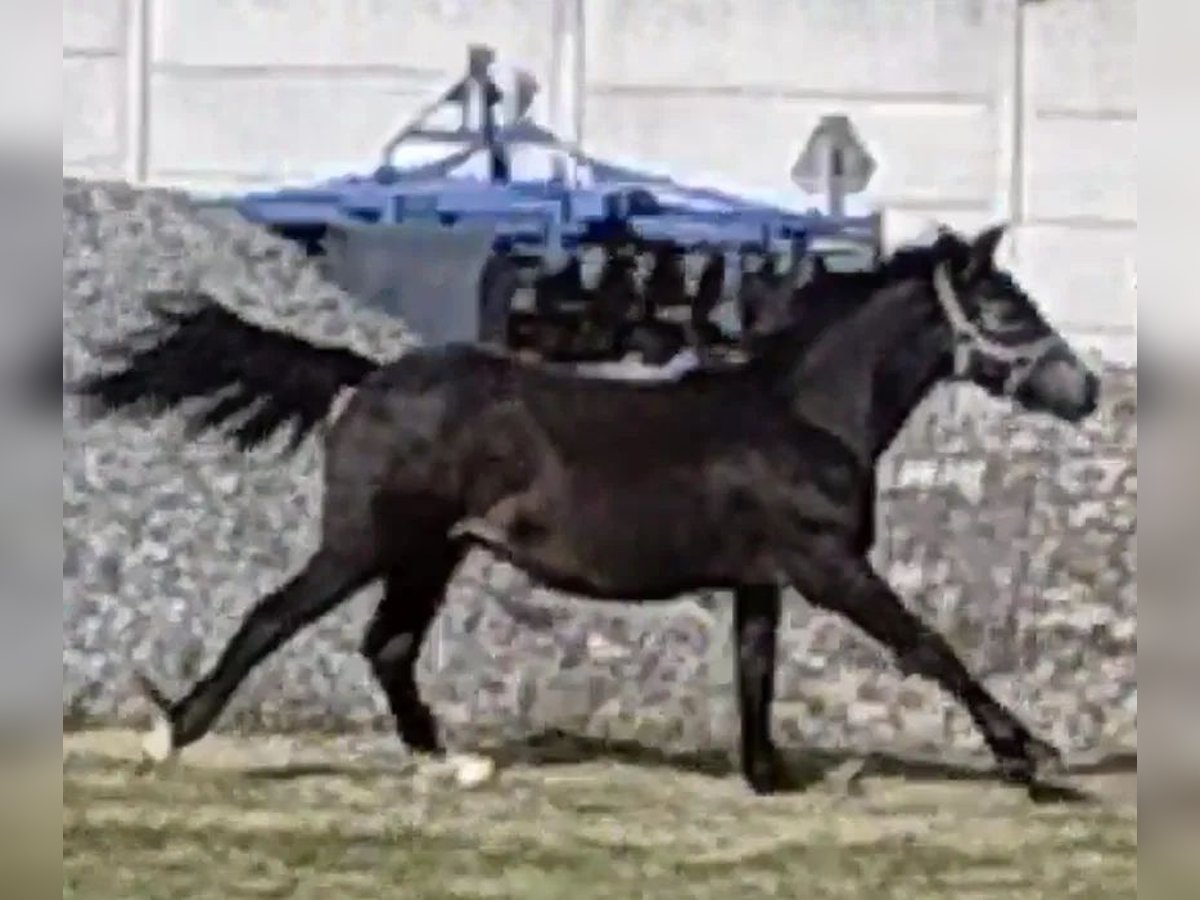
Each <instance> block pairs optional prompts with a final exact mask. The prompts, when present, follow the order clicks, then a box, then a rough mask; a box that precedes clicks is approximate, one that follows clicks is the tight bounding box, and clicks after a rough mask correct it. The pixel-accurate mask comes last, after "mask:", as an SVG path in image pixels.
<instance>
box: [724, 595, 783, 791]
mask: <svg viewBox="0 0 1200 900" xmlns="http://www.w3.org/2000/svg"><path fill="white" fill-rule="evenodd" d="M780 593H781V592H780V590H779V588H777V587H775V586H774V585H770V586H767V585H763V586H754V587H742V588H738V589H737V590H736V591H734V595H733V627H734V647H735V648H736V651H737V682H738V711H739V715H740V718H741V723H740V725H741V751H742V774H743V775H744V776H745V778H746V781H747V782H748V783H749V784H750V787H751V788H753V790H754V792H755V793H757V794H771V793H774V792H775V791H776V790H777V789H778V787H779V777H780V772H781V769H780V765H779V759H778V753H777V751H776V749H775V744H774V743H773V742H772V740H771V703H772V701H773V699H774V696H775V654H776V646H777V643H778V630H779V613H780Z"/></svg>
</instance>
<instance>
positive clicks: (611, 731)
mask: <svg viewBox="0 0 1200 900" xmlns="http://www.w3.org/2000/svg"><path fill="white" fill-rule="evenodd" d="M63 240H64V251H63V304H64V305H63V376H64V378H65V379H68V378H72V377H75V376H77V375H78V374H80V373H81V372H82V371H84V370H85V369H91V368H93V367H95V366H97V365H100V364H101V357H100V356H99V353H100V348H101V345H102V344H103V342H104V341H105V340H110V339H112V338H114V337H116V336H117V335H120V334H123V333H126V332H128V331H129V330H130V329H133V328H136V327H138V326H139V325H142V324H145V314H144V312H143V311H142V309H141V304H140V297H141V295H142V294H143V292H144V291H146V290H148V289H152V288H166V287H177V286H179V285H181V284H187V285H194V286H197V287H201V288H206V289H208V290H211V291H213V292H214V293H215V294H217V295H218V296H219V297H221V299H223V300H224V301H225V302H227V303H229V304H231V305H232V306H234V307H236V308H238V309H239V310H241V311H242V312H243V313H245V314H247V315H249V316H251V317H253V318H254V319H256V320H257V321H261V322H263V323H265V324H270V325H275V326H281V327H284V328H287V329H289V330H292V331H295V332H297V333H299V334H302V335H304V336H307V337H310V338H313V339H327V340H335V341H339V342H343V343H346V344H349V345H351V346H353V347H355V348H356V349H358V350H360V351H362V352H365V353H368V354H370V355H372V356H375V357H378V358H386V357H390V356H393V355H395V354H397V353H399V352H401V351H402V350H403V349H404V348H405V347H407V346H410V345H411V343H412V338H411V336H410V335H409V334H408V333H407V332H406V331H405V329H404V328H403V326H402V325H401V324H399V323H397V322H396V321H394V320H392V319H390V318H388V317H386V316H383V315H380V314H375V313H372V312H371V311H369V310H366V309H363V308H362V307H360V306H359V305H357V304H356V303H354V302H353V301H352V300H350V299H349V298H347V297H346V296H345V295H343V294H342V293H341V292H340V291H338V290H337V289H336V288H333V287H331V286H330V285H329V284H328V283H326V282H324V281H323V280H322V279H321V277H320V274H319V272H318V271H317V269H316V267H315V266H314V265H313V264H312V263H310V262H308V261H306V260H304V259H303V257H302V256H301V255H300V254H299V253H298V252H297V251H296V250H295V249H294V248H292V247H291V246H290V245H289V244H287V243H286V242H283V241H280V240H277V239H274V238H271V237H269V236H267V235H265V234H263V233H262V232H260V231H258V230H257V229H254V228H251V227H250V226H248V225H246V224H244V223H241V222H239V221H237V220H235V219H232V218H230V217H226V216H221V217H217V216H213V215H211V214H204V215H201V214H198V213H197V212H195V211H194V210H192V209H190V208H189V206H188V204H187V202H186V200H184V199H183V198H181V197H179V196H178V195H174V194H169V193H166V192H159V191H135V190H133V189H131V188H129V187H127V186H124V185H120V184H104V185H100V184H89V183H83V182H78V181H70V180H64V197H63ZM1106 387H1107V390H1106V398H1105V405H1104V409H1103V411H1102V413H1101V414H1100V415H1099V416H1097V417H1096V419H1095V420H1093V421H1092V422H1089V423H1088V424H1087V425H1086V426H1084V427H1083V428H1081V429H1078V430H1072V429H1070V428H1068V427H1066V426H1062V425H1059V424H1056V423H1053V422H1049V421H1046V420H1043V419H1040V418H1035V417H1032V416H1029V415H1023V414H1019V413H1015V412H1013V411H1011V410H1009V409H1007V408H1006V407H1004V406H1003V405H1001V404H998V403H996V402H994V401H991V400H987V399H984V398H982V397H980V396H979V395H978V394H977V393H976V392H974V391H972V390H970V389H961V390H950V389H942V390H940V391H939V392H938V393H937V395H936V396H935V397H932V398H931V399H930V403H929V404H928V405H927V407H926V408H924V409H922V410H920V411H919V412H918V414H917V415H916V416H915V417H914V419H913V421H912V422H911V423H910V426H909V427H908V428H907V429H906V430H905V431H904V433H903V434H902V436H901V438H900V440H899V442H898V444H897V446H896V447H895V448H893V451H892V452H891V453H890V454H889V455H888V457H887V458H886V459H885V461H884V464H883V472H882V483H883V493H884V498H883V502H882V504H881V508H880V511H879V515H880V516H881V523H880V529H879V534H880V541H879V546H878V547H877V550H876V559H877V562H878V564H879V565H880V567H881V568H882V569H883V570H884V571H886V572H887V573H888V574H889V577H890V579H891V581H892V583H893V584H894V585H895V586H896V587H897V588H898V590H899V591H900V592H901V594H902V595H903V596H905V597H906V599H907V600H908V601H909V602H910V603H911V604H912V605H913V607H914V608H916V609H919V610H920V611H922V613H923V614H925V615H927V616H928V617H929V618H930V619H931V620H932V621H935V622H936V623H938V625H939V627H940V628H942V629H943V630H944V631H945V632H946V633H947V634H948V635H949V637H950V639H951V640H952V641H953V643H954V644H955V645H956V646H957V647H958V648H959V649H960V650H961V651H962V653H963V654H964V655H965V656H966V658H967V659H968V660H969V663H970V665H971V666H972V668H973V669H974V670H975V671H978V672H980V673H981V674H982V675H984V676H985V677H986V680H987V682H988V684H989V685H991V686H992V687H993V688H994V689H995V690H996V692H997V693H998V694H999V695H1000V696H1001V697H1003V698H1005V699H1007V700H1009V701H1011V702H1012V703H1014V704H1015V705H1016V706H1017V707H1018V708H1019V709H1021V710H1022V711H1023V712H1024V713H1025V714H1026V715H1027V716H1028V717H1029V718H1030V719H1031V720H1032V721H1033V722H1034V723H1035V724H1036V725H1037V726H1038V727H1039V728H1040V729H1041V730H1042V731H1043V732H1044V733H1046V734H1047V735H1048V736H1050V737H1052V738H1053V739H1054V740H1056V741H1057V742H1058V743H1060V744H1061V745H1063V746H1065V747H1067V748H1070V749H1077V750H1117V749H1130V748H1133V747H1136V725H1137V682H1136V667H1135V658H1136V646H1137V592H1136V540H1135V531H1136V512H1137V510H1136V499H1137V468H1136V447H1137V424H1136V372H1132V371H1117V370H1111V371H1108V372H1107V373H1106ZM63 432H64V437H63V552H64V563H63V603H64V613H63V715H64V722H65V723H69V724H76V723H86V722H92V723H98V722H99V723H125V724H136V723H138V722H139V721H141V717H142V715H143V712H144V710H143V708H142V706H141V704H140V701H138V700H137V698H136V695H135V694H134V693H133V691H132V690H131V687H130V684H129V681H128V672H129V671H130V668H131V667H132V666H133V665H140V666H144V667H146V668H147V669H148V670H150V671H152V672H154V673H155V674H157V675H158V676H159V677H161V678H162V679H163V681H164V683H166V684H167V685H169V686H170V687H171V689H180V688H182V687H183V686H184V685H185V684H186V683H187V681H188V680H189V679H191V678H192V677H194V676H195V675H196V673H197V672H198V671H199V669H200V668H202V667H203V666H205V665H207V664H208V663H210V662H211V660H212V659H213V658H214V656H215V654H216V653H217V652H218V651H219V649H220V647H221V646H222V644H223V643H224V641H225V640H226V639H227V638H228V637H229V635H230V634H231V633H232V631H233V629H234V628H235V627H236V625H237V622H238V620H239V617H240V616H241V614H242V613H243V612H244V611H245V610H246V609H247V608H248V607H249V605H250V604H251V603H252V602H253V601H254V599H256V598H257V597H258V596H259V595H261V594H262V593H264V592H265V591H267V590H269V589H271V588H272V587H274V586H275V585H276V584H277V583H278V582H279V581H280V580H282V579H283V578H285V577H287V575H288V574H290V573H291V572H292V571H293V570H294V569H295V568H296V567H297V566H298V565H299V563H300V562H301V560H302V559H303V558H304V557H305V556H306V555H307V553H308V552H309V551H310V550H311V549H312V548H313V546H314V544H315V540H316V531H315V526H316V511H317V509H318V508H319V502H320V483H319V478H318V471H319V470H318V466H319V463H320V447H319V442H317V441H309V442H308V443H306V444H305V445H304V447H303V448H302V449H301V451H300V452H299V453H298V454H297V455H296V456H295V457H292V458H290V459H286V460H280V459H279V458H277V457H276V456H275V453H276V451H277V449H278V447H279V445H278V444H276V445H274V446H273V447H268V448H264V450H262V451H258V452H255V453H253V454H250V455H247V456H240V455H238V454H236V453H234V452H233V451H231V450H229V449H227V448H225V447H224V446H223V445H221V444H220V443H219V442H218V441H217V440H216V439H215V438H205V439H202V440H200V441H197V442H195V443H190V442H188V441H186V440H185V439H184V435H183V434H182V429H181V426H180V421H179V419H178V417H167V418H165V419H163V420H160V421H156V422H153V423H150V424H143V423H137V422H133V421H130V420H126V419H120V418H117V419H112V420H109V421H106V422H101V423H93V424H89V425H84V424H82V423H81V422H80V420H79V418H78V416H77V415H76V414H75V410H74V409H73V407H72V406H71V404H70V403H68V404H67V406H66V407H65V409H64V419H63ZM501 592H504V593H506V594H508V595H510V596H514V597H517V598H519V599H520V601H521V602H522V603H524V604H528V605H530V606H531V607H540V608H541V611H542V612H543V613H544V615H545V618H546V619H547V620H548V621H549V622H551V623H552V627H549V628H547V629H541V630H538V629H531V628H528V627H524V626H522V625H521V624H519V623H518V622H515V621H514V620H513V619H512V618H511V617H510V616H509V615H508V614H507V613H506V612H505V611H504V609H503V608H502V607H501V606H500V605H498V604H497V603H496V602H495V599H494V598H495V597H496V596H497V595H498V594H500V593H501ZM377 595H378V594H377V589H371V590H368V591H365V592H364V593H363V595H362V596H360V597H357V598H355V600H353V601H352V602H351V603H350V604H348V605H347V608H346V609H344V610H341V611H339V612H337V613H335V614H334V615H331V616H330V617H329V618H328V619H327V620H325V621H322V622H320V623H318V624H317V625H316V626H314V627H313V628H311V629H309V630H307V631H305V632H303V633H302V634H301V635H299V636H298V637H297V639H296V640H295V641H294V642H292V643H291V644H289V645H288V646H287V647H286V648H284V650H282V651H281V652H280V653H278V654H277V655H276V656H275V657H273V658H272V659H271V660H269V661H268V662H267V663H265V664H264V665H263V666H262V667H261V668H260V669H259V670H257V671H256V672H255V673H254V675H253V676H252V677H251V678H250V679H249V681H248V682H247V683H246V684H245V685H244V687H243V689H242V690H241V691H240V692H239V694H238V695H237V696H236V697H235V700H234V701H233V704H232V705H231V708H230V709H229V711H228V713H227V714H226V715H225V716H224V717H223V718H222V719H221V721H220V723H219V725H218V727H219V728H221V729H260V728H268V729H295V728H309V727H320V728H336V729H364V728H387V727H388V723H387V720H386V716H385V712H384V704H383V699H382V697H381V696H380V694H379V692H378V691H377V690H376V689H375V687H374V685H373V683H372V681H371V679H370V676H369V674H368V671H367V667H366V665H365V664H364V663H363V661H362V660H361V659H360V658H359V656H358V654H357V644H358V640H359V636H360V634H361V630H362V627H363V624H364V622H365V619H366V616H367V615H368V614H369V611H370V608H371V603H372V602H373V600H374V598H375V597H377ZM729 620H730V604H729V600H728V598H727V597H726V596H724V595H722V594H713V595H706V596H698V597H688V598H681V599H680V600H679V601H677V602H674V603H670V604H665V605H662V606H658V607H646V608H628V607H623V606H618V605H613V604H604V603H598V602H593V601H586V600H579V599H573V598H565V597H561V596H557V595H554V594H552V593H551V592H549V591H546V590H543V589H540V588H537V587H536V586H534V585H532V584H530V582H529V581H528V580H527V579H526V578H524V576H522V575H521V574H520V573H518V572H516V571H514V570H513V569H511V568H510V567H508V566H505V565H503V564H500V563H496V562H493V561H491V560H490V559H489V558H488V557H487V556H486V555H485V554H483V553H482V552H478V553H475V554H472V556H470V557H469V558H468V559H467V561H466V562H465V563H464V565H463V567H462V571H461V572H460V574H459V576H458V577H457V578H456V580H455V582H454V583H453V585H452V587H451V591H450V598H449V602H448V603H447V605H446V608H445V610H444V612H443V614H442V616H441V618H440V620H439V622H438V623H437V625H436V626H435V629H434V632H433V633H432V634H431V635H430V638H429V640H428V642H427V644H426V647H425V653H424V655H423V659H422V675H421V680H422V687H423V689H424V691H425V693H426V696H427V697H428V699H429V700H430V702H431V703H432V704H433V706H434V707H435V709H436V711H437V712H438V714H439V716H440V717H441V719H442V721H443V722H444V724H445V725H446V727H447V730H448V732H449V733H450V734H451V736H452V738H453V739H454V740H459V739H462V740H466V741H471V740H474V739H476V738H478V737H480V736H482V735H491V734H494V733H496V732H499V733H503V734H522V733H532V732H539V731H542V730H544V729H547V728H555V729H561V730H565V731H574V732H579V733H583V734H588V735H593V736H612V737H626V738H639V739H641V740H643V741H646V742H648V743H651V744H656V745H669V746H673V747H691V748H697V747H706V748H707V747H721V748H724V747H730V746H732V745H733V735H734V730H735V728H736V714H735V709H734V706H733V691H732V686H731V680H732V656H731V646H730V641H729V631H730V625H729ZM782 642H783V643H782V648H781V654H780V666H779V670H778V675H777V678H778V694H779V704H778V706H777V712H776V717H775V727H776V729H777V730H778V732H779V733H780V735H781V737H783V738H784V739H786V741H787V742H789V743H793V744H815V745H820V746H848V745H850V746H856V747H872V748H877V749H897V750H911V749H920V750H939V751H940V750H944V749H946V748H955V749H960V750H965V749H974V748H977V747H978V746H979V742H978V738H977V736H976V735H975V733H974V731H973V729H972V728H971V727H970V724H969V722H968V721H967V719H966V717H965V715H964V714H963V713H962V712H961V711H960V710H958V709H957V707H955V706H954V704H952V703H950V702H949V701H947V700H946V699H945V698H943V697H942V696H941V695H940V694H939V692H938V691H937V690H936V689H935V688H933V687H931V686H928V685H925V684H923V683H920V682H917V681H915V680H902V679H900V678H899V676H898V675H897V674H896V672H895V669H894V667H893V666H892V665H891V663H890V661H889V660H888V659H887V658H886V657H885V655H884V654H883V653H881V652H880V651H879V650H878V649H877V648H876V647H875V646H874V645H872V644H871V643H870V642H869V641H868V640H867V639H866V638H864V637H862V636H860V635H859V634H858V633H857V632H856V631H854V630H853V629H852V628H851V627H849V626H847V625H845V624H843V623H842V622H840V621H839V620H837V619H835V618H833V617H830V616H828V615H824V614H820V613H815V612H813V611H812V610H810V609H809V608H808V607H807V606H806V605H805V604H804V602H803V600H801V599H800V598H799V597H792V598H791V600H790V603H789V606H788V611H787V614H786V625H785V628H784V631H783V635H782Z"/></svg>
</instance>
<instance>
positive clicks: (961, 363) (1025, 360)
mask: <svg viewBox="0 0 1200 900" xmlns="http://www.w3.org/2000/svg"><path fill="white" fill-rule="evenodd" d="M933 293H934V296H936V297H937V299H938V304H939V305H940V306H941V307H942V312H943V313H945V315H946V320H947V321H948V322H949V323H950V329H951V330H952V331H953V332H954V377H955V378H966V377H967V374H968V373H969V372H970V370H971V360H972V357H973V355H974V354H979V355H980V356H984V357H987V358H989V359H991V360H993V361H995V362H998V363H1000V364H1001V365H1005V366H1008V376H1007V377H1006V378H1005V379H1004V388H1003V391H1004V395H1005V396H1006V397H1011V396H1013V395H1014V394H1015V393H1016V392H1017V390H1018V389H1019V388H1020V387H1021V385H1022V384H1024V383H1025V381H1026V379H1027V378H1028V377H1029V375H1030V373H1031V372H1032V371H1033V370H1034V369H1035V368H1036V367H1037V365H1038V363H1040V362H1041V361H1042V359H1044V358H1045V357H1046V356H1047V354H1049V353H1050V352H1051V351H1052V350H1054V349H1055V348H1056V347H1057V346H1058V345H1059V339H1058V337H1057V336H1056V335H1053V334H1049V335H1046V336H1045V337H1043V338H1038V339H1037V340H1034V341H1026V342H1025V343H1022V344H1013V345H1008V344H1002V343H1000V342H999V341H997V340H995V339H993V338H991V337H989V336H988V335H987V334H985V333H984V332H983V330H982V329H980V328H979V326H978V325H976V324H975V323H974V322H972V321H971V320H970V318H969V317H968V316H967V313H966V310H964V309H963V306H962V301H961V300H960V299H959V296H958V292H957V291H956V290H955V289H954V285H953V283H952V282H951V280H950V273H949V271H948V267H947V266H946V265H945V264H942V265H939V266H938V267H937V268H936V269H934V271H933Z"/></svg>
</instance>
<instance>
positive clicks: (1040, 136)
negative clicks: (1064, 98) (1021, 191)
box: [1025, 118, 1137, 222]
mask: <svg viewBox="0 0 1200 900" xmlns="http://www.w3.org/2000/svg"><path fill="white" fill-rule="evenodd" d="M1025 171H1026V175H1027V179H1028V180H1027V192H1028V193H1027V198H1026V203H1025V210H1026V214H1027V215H1028V216H1029V217H1030V218H1033V219H1038V218H1043V219H1045V218H1051V219H1054V218H1057V219H1063V218H1071V217H1077V216H1085V217H1094V218H1097V219H1105V220H1109V221H1126V222H1136V221H1137V121H1136V120H1132V121H1131V120H1119V119H1107V120H1105V119H1076V118H1065V119H1059V118H1051V119H1041V120H1038V121H1035V122H1033V123H1031V126H1030V128H1029V129H1028V132H1027V144H1026V149H1025Z"/></svg>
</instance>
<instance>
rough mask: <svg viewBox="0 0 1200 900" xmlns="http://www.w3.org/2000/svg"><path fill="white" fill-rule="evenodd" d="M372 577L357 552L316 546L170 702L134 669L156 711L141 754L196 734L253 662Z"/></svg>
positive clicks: (164, 755)
mask: <svg viewBox="0 0 1200 900" xmlns="http://www.w3.org/2000/svg"><path fill="white" fill-rule="evenodd" d="M374 577H375V570H374V568H373V566H372V564H370V563H368V562H365V561H364V560H363V559H362V558H361V557H354V556H346V555H343V554H337V553H334V552H332V551H331V550H329V549H328V548H325V547H322V548H321V549H319V550H317V551H316V552H315V553H314V554H313V555H312V556H311V557H310V558H309V560H308V562H307V563H306V564H305V566H304V568H303V569H301V570H300V572H298V573H297V574H296V575H295V576H294V577H292V578H291V579H290V580H289V581H288V582H287V583H286V584H284V585H283V586H282V587H280V588H278V589H277V590H275V591H272V592H271V593H270V594H268V595H266V596H265V597H263V598H262V599H261V600H259V601H258V602H257V603H256V604H255V605H254V606H253V607H252V608H251V609H250V611H249V612H248V613H247V614H246V615H245V617H244V618H243V619H242V623H241V625H240V626H239V627H238V630H237V631H236V632H235V633H234V635H233V637H232V638H231V639H230V640H229V643H228V644H226V646H225V649H224V651H223V652H222V653H221V656H220V658H219V659H218V660H217V662H216V664H215V665H214V666H213V667H212V668H211V669H210V670H209V671H208V672H207V673H206V674H205V675H204V676H203V677H202V678H200V680H199V681H197V682H196V683H195V684H194V685H193V687H192V688H191V690H190V691H189V692H188V693H187V695H186V696H184V697H183V698H182V699H180V700H178V701H175V702H171V701H170V700H168V698H167V697H166V695H165V694H164V693H163V692H162V691H161V690H160V689H159V688H158V687H157V686H156V685H155V684H154V683H153V682H152V681H150V679H149V678H147V677H146V676H145V675H144V674H142V673H140V672H138V673H135V679H136V684H137V686H138V687H139V689H140V690H141V692H142V694H143V695H144V696H145V697H146V699H147V700H149V701H150V703H151V704H152V706H153V707H154V709H155V713H156V721H155V724H154V726H153V728H152V729H151V731H150V732H149V733H148V734H147V736H146V738H145V740H144V741H143V744H142V750H143V753H144V756H145V760H146V761H147V762H149V763H161V762H165V761H166V760H167V759H169V758H171V757H172V756H174V755H175V754H176V753H178V752H179V751H180V750H182V749H183V748H184V747H186V746H187V745H188V744H191V743H194V742H195V741H197V740H199V739H200V738H202V737H203V736H204V735H205V734H207V733H208V731H209V729H210V728H211V727H212V724H213V722H215V721H216V719H217V717H218V716H219V715H220V714H221V712H222V711H223V710H224V709H225V707H226V705H227V704H228V702H229V699H230V698H231V697H232V696H233V693H234V691H236V690H237V688H238V686H239V685H240V684H241V683H242V682H243V681H244V680H245V678H246V676H247V675H249V674H250V671H251V670H252V669H253V668H254V667H255V666H256V665H258V663H259V662H261V661H262V660H263V659H264V658H265V657H266V656H268V655H269V654H270V653H272V652H273V651H274V650H276V649H277V648H279V647H280V646H281V645H282V644H284V643H285V642H286V641H287V640H288V639H289V638H291V637H292V636H293V635H295V634H296V632H298V631H299V630H300V629H301V628H303V627H305V626H306V625H309V624H311V623H312V622H315V621H316V620H317V619H319V618H321V616H323V615H325V614H326V613H327V612H329V611H331V610H332V609H334V608H335V607H336V606H338V605H339V604H340V603H342V602H343V601H344V600H346V599H348V598H349V597H350V596H352V595H353V594H354V593H355V592H357V591H358V590H360V589H361V588H363V587H365V586H366V585H367V584H368V583H370V582H371V581H372V580H373V578H374Z"/></svg>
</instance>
